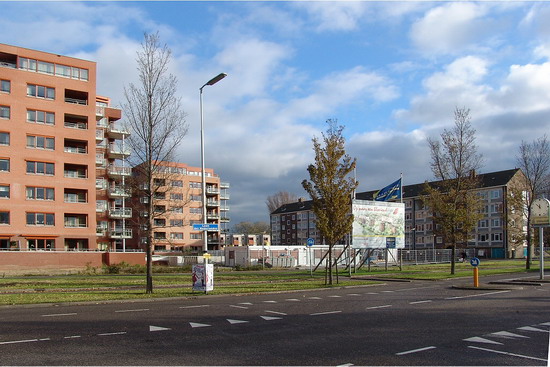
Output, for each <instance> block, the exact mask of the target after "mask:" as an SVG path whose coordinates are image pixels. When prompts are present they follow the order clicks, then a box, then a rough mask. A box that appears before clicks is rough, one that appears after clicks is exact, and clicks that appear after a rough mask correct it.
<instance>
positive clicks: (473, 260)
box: [470, 257, 480, 268]
mask: <svg viewBox="0 0 550 367" xmlns="http://www.w3.org/2000/svg"><path fill="white" fill-rule="evenodd" d="M479 263H480V261H479V259H478V258H477V257H472V258H471V259H470V265H472V266H473V267H474V268H475V267H477V266H479Z"/></svg>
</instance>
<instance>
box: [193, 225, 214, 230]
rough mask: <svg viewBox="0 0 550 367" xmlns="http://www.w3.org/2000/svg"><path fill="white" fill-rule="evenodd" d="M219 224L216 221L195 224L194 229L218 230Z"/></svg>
mask: <svg viewBox="0 0 550 367" xmlns="http://www.w3.org/2000/svg"><path fill="white" fill-rule="evenodd" d="M217 230H219V225H218V224H216V223H200V224H193V231H217Z"/></svg>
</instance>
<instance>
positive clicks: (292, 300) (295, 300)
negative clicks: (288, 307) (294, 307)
mask: <svg viewBox="0 0 550 367" xmlns="http://www.w3.org/2000/svg"><path fill="white" fill-rule="evenodd" d="M285 301H289V302H300V300H299V299H297V298H288V299H286V300H285Z"/></svg>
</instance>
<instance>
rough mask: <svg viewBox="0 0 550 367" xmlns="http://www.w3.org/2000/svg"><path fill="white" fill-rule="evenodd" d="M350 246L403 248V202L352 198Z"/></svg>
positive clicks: (360, 247)
mask: <svg viewBox="0 0 550 367" xmlns="http://www.w3.org/2000/svg"><path fill="white" fill-rule="evenodd" d="M352 213H353V216H354V218H353V231H352V247H353V248H356V249H365V248H366V249H385V248H396V249H400V248H405V204H403V203H393V202H381V201H367V200H354V201H353V204H352Z"/></svg>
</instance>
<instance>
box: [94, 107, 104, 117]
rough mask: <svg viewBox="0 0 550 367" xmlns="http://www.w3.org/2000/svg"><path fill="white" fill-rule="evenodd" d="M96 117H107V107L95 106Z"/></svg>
mask: <svg viewBox="0 0 550 367" xmlns="http://www.w3.org/2000/svg"><path fill="white" fill-rule="evenodd" d="M95 115H96V116H105V107H103V106H95Z"/></svg>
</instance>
